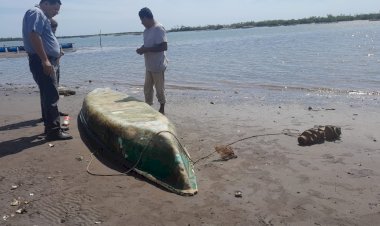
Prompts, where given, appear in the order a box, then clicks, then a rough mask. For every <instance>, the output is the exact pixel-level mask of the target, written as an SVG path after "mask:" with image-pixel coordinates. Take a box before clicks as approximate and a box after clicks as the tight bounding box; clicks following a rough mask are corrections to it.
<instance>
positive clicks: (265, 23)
mask: <svg viewBox="0 0 380 226" xmlns="http://www.w3.org/2000/svg"><path fill="white" fill-rule="evenodd" d="M354 20H370V21H374V20H380V13H371V14H360V15H356V16H346V15H340V16H332V15H327V17H309V18H303V19H297V20H295V19H292V20H266V21H260V22H254V21H250V22H243V23H235V24H230V25H207V26H198V27H188V26H180V27H177V28H173V29H171V30H169V32H178V31H200V30H219V29H238V28H252V27H274V26H290V25H297V24H313V23H315V24H320V23H336V22H342V21H354Z"/></svg>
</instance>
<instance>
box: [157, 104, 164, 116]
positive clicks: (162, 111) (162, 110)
mask: <svg viewBox="0 0 380 226" xmlns="http://www.w3.org/2000/svg"><path fill="white" fill-rule="evenodd" d="M158 111H159V112H160V113H161V114H163V115H165V104H161V105H160V109H159V110H158Z"/></svg>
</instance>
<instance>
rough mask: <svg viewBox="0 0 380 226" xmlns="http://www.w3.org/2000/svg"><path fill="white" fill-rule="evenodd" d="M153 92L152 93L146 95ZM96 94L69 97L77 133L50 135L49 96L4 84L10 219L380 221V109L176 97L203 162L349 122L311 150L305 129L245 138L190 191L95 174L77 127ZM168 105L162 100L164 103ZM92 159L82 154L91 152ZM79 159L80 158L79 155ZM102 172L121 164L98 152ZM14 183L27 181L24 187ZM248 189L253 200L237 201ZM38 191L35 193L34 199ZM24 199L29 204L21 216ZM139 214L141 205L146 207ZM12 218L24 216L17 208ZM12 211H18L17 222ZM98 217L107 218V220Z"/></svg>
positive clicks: (4, 178)
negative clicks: (52, 138)
mask: <svg viewBox="0 0 380 226" xmlns="http://www.w3.org/2000/svg"><path fill="white" fill-rule="evenodd" d="M136 95H137V96H140V97H141V96H142V93H137V94H136ZM84 96H85V94H84V93H81V92H79V93H78V94H77V95H75V96H69V97H64V98H62V99H61V100H60V103H59V107H60V110H62V111H64V112H70V114H71V115H70V116H71V125H70V133H71V134H72V135H73V136H74V139H73V140H71V141H58V142H53V143H54V147H49V145H48V144H49V143H46V142H44V141H42V140H40V138H41V133H42V131H43V125H42V124H41V123H38V122H37V120H38V118H39V117H40V108H39V94H38V91H37V90H36V89H35V88H34V89H33V88H32V87H31V88H29V89H10V90H7V91H5V90H3V89H0V105H1V106H7V107H6V108H4V107H2V108H1V109H0V122H1V125H0V150H1V151H0V165H1V166H2V171H1V172H0V181H1V183H0V207H1V208H0V209H1V211H0V221H1V222H3V223H5V224H10V225H25V224H36V225H52V224H53V225H54V224H67V225H77V224H82V225H93V224H97V223H99V222H100V223H102V224H104V225H122V224H123V222H124V223H125V222H129V224H131V225H138V224H142V225H178V224H184V225H189V224H190V225H210V224H211V225H214V224H216V225H313V224H315V225H337V224H344V225H375V224H376V223H377V222H379V221H380V216H379V214H378V212H379V211H380V197H379V196H378V194H377V193H376V192H374V191H376V190H379V189H380V186H379V184H378V183H377V181H378V180H379V179H380V149H379V147H378V141H379V139H380V132H379V130H378V128H379V125H380V119H379V118H378V115H379V113H380V109H378V108H377V109H376V108H367V107H366V106H356V107H350V106H349V105H345V104H340V105H339V104H334V103H331V104H332V105H335V110H326V109H320V110H318V111H309V110H308V109H307V106H302V105H298V104H289V105H288V104H284V105H281V106H278V105H271V104H265V101H264V102H255V101H240V102H239V101H235V102H232V104H231V103H225V102H224V101H218V100H212V99H211V101H213V103H211V102H210V99H209V97H202V96H194V95H193V94H191V93H190V94H187V95H180V93H173V94H171V97H170V102H169V103H168V105H167V107H166V112H167V117H168V118H169V119H170V120H171V121H172V122H173V123H174V124H175V126H176V128H177V134H178V136H179V138H180V141H181V143H182V144H183V145H184V146H185V147H186V148H187V150H188V151H189V153H190V155H191V157H192V159H193V160H196V159H199V158H201V157H204V156H206V155H208V154H209V153H211V152H212V151H213V150H214V146H215V145H221V144H222V145H225V144H228V143H231V142H233V141H236V140H238V139H241V138H244V137H248V136H252V135H260V134H261V135H263V134H270V133H278V132H281V131H284V130H289V131H292V133H293V135H294V133H299V132H302V131H303V130H306V129H309V128H312V127H313V126H314V125H328V124H332V125H337V126H340V127H342V136H341V140H340V141H336V142H324V143H322V144H317V145H312V146H308V147H301V146H298V144H297V139H296V137H294V136H287V135H274V136H269V135H268V136H262V137H257V138H253V139H248V140H245V141H242V142H239V143H236V144H234V145H233V146H232V147H233V150H234V152H235V154H236V155H237V156H238V158H236V159H233V160H229V161H220V158H219V156H218V155H217V154H214V155H212V156H210V157H209V158H207V159H204V160H202V161H200V162H199V163H198V164H196V165H195V171H196V175H197V180H198V185H199V193H198V194H197V195H195V196H193V197H182V196H178V195H175V194H173V193H169V192H167V191H165V190H163V189H161V188H160V187H157V186H155V185H153V184H150V183H148V182H147V181H146V180H143V179H141V178H138V177H135V176H134V175H133V174H132V175H129V176H123V177H96V176H90V175H88V174H87V173H86V166H87V165H88V163H89V161H90V159H91V158H92V155H91V150H90V149H89V148H88V147H87V146H86V145H85V144H84V142H83V141H82V139H81V138H80V134H79V131H78V130H77V122H76V118H77V115H78V112H79V110H80V108H81V104H82V101H83V98H84ZM157 107H158V106H157V103H156V105H154V108H157ZM81 157H82V158H81ZM78 159H79V160H78ZM91 170H92V171H94V172H97V173H118V172H121V171H122V170H124V169H120V167H117V166H115V165H113V164H112V163H110V164H109V165H107V164H104V163H102V162H100V161H99V160H98V159H95V160H94V162H93V163H92V165H91ZM12 185H19V186H18V187H17V188H16V189H12ZM236 191H240V192H241V193H242V197H241V198H239V197H235V192H236ZM31 194H33V195H31ZM13 199H20V200H21V201H22V202H24V201H27V202H28V204H25V205H23V206H24V208H25V210H26V211H27V212H26V213H24V214H16V213H15V211H16V210H17V209H18V206H11V205H10V203H11V202H12V200H13ZM136 210H138V211H136ZM12 214H14V215H13V216H12ZM4 216H9V217H8V218H6V220H4V219H3V217H4ZM96 222H97V223H96Z"/></svg>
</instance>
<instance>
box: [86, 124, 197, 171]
mask: <svg viewBox="0 0 380 226" xmlns="http://www.w3.org/2000/svg"><path fill="white" fill-rule="evenodd" d="M161 133H169V134H171V135H173V137H174V138H175V139H176V141H177V142H178V144H179V147H180V150H181V151H182V152H183V153H184V154H185V155H186V157H187V158H188V159H189V161H190V162H191V163H192V164H193V165H194V162H193V160H192V159H191V158H190V156H189V154H188V153H187V152H186V150H185V148H184V147H183V146H182V144H181V142H180V141H179V139H178V138H177V136H176V135H175V134H174V133H172V132H170V131H167V130H163V131H160V132H158V133H155V134H154V135H153V136H152V138H151V139H150V140H149V142H148V143H147V145H145V147H144V149H143V150H142V151H141V153H140V156H139V158H138V160H137V161H136V163H135V164H134V165H133V166H132V167H131V168H130V169H128V170H127V171H125V172H123V173H118V174H98V173H93V172H91V170H90V165H91V163H92V161H93V160H94V153H92V158H91V160H90V162H89V163H88V165H87V169H86V170H87V173H88V174H90V175H93V176H102V177H113V176H125V175H128V174H129V173H130V172H131V171H132V170H134V169H135V168H136V167H137V165H138V164H139V163H140V161H141V158H142V156H143V154H144V152H145V151H146V150H147V149H148V147H149V145H150V143H151V142H152V140H153V139H154V138H155V137H156V136H158V135H160V134H161Z"/></svg>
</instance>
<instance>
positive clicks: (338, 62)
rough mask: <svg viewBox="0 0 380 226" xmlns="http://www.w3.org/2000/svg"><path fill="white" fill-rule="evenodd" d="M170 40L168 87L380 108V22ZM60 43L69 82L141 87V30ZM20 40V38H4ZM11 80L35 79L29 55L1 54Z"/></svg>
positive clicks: (1, 67)
mask: <svg viewBox="0 0 380 226" xmlns="http://www.w3.org/2000/svg"><path fill="white" fill-rule="evenodd" d="M60 29H62V28H60ZM168 39H169V51H168V53H167V54H168V58H169V67H168V70H167V76H166V82H167V91H168V92H176V91H178V90H180V91H181V92H183V91H185V92H192V93H198V94H199V95H218V96H223V95H225V96H226V97H227V96H231V95H232V96H234V95H236V96H237V98H242V97H243V98H246V99H247V98H248V99H249V98H250V99H257V100H261V101H267V102H271V103H276V102H297V103H299V102H300V103H305V104H309V103H318V104H324V103H328V102H330V103H331V102H342V103H359V102H360V103H365V104H368V105H377V106H380V104H379V102H380V95H379V93H380V22H368V21H356V22H347V23H336V24H321V25H314V24H313V25H299V26H289V27H272V28H253V29H240V30H220V31H201V32H180V33H169V34H168ZM61 41H62V42H73V43H74V45H75V47H76V51H75V52H68V53H67V54H66V55H65V56H64V57H63V59H62V78H61V83H62V84H63V85H65V86H69V87H80V88H79V89H82V90H84V91H88V90H91V89H93V88H95V87H113V88H117V89H119V90H122V91H125V92H131V91H136V90H137V91H138V90H141V84H143V80H144V62H143V57H141V56H140V55H137V54H136V53H135V49H136V48H137V47H139V46H140V45H141V43H142V36H139V35H137V36H134V35H127V36H106V37H104V36H103V37H102V44H103V47H102V48H100V47H99V37H91V38H73V39H64V40H61ZM14 44H20V43H17V42H5V43H1V42H0V46H2V45H14ZM89 80H92V81H93V82H92V83H91V84H89V83H88V81H89ZM6 83H15V84H17V85H21V86H22V85H30V84H34V81H33V79H32V76H31V74H30V72H29V68H28V65H27V59H26V58H13V59H0V84H3V85H4V84H6Z"/></svg>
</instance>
